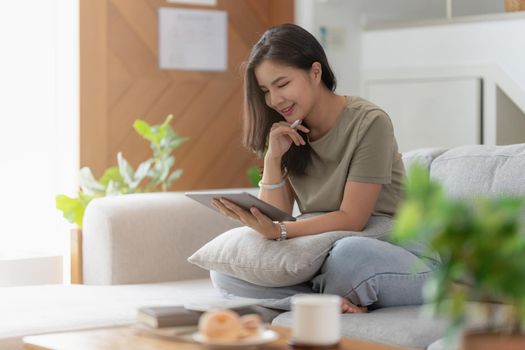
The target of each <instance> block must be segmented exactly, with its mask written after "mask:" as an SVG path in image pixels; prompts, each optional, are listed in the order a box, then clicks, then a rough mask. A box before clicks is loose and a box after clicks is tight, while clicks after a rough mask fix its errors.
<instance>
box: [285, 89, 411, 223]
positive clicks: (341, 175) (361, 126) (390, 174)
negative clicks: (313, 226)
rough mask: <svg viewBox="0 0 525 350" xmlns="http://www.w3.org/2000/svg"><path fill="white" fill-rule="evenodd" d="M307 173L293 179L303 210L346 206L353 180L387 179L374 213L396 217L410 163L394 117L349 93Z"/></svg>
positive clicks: (314, 152)
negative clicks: (405, 160) (400, 147)
mask: <svg viewBox="0 0 525 350" xmlns="http://www.w3.org/2000/svg"><path fill="white" fill-rule="evenodd" d="M307 142H308V144H309V145H310V147H311V162H310V164H309V165H308V166H307V168H306V175H304V176H295V175H292V174H290V176H289V181H290V184H291V186H292V188H293V190H294V192H295V193H294V195H295V200H296V201H297V203H298V205H299V209H300V210H301V212H302V213H303V214H304V213H309V212H331V211H337V210H339V209H340V206H341V201H342V200H343V194H344V189H345V185H346V183H347V182H348V181H356V182H368V183H378V184H383V186H382V188H381V192H380V194H379V198H378V200H377V203H376V205H375V208H374V211H373V214H372V215H382V216H393V215H394V214H395V212H396V209H397V206H398V204H399V202H400V200H401V198H402V189H401V185H402V178H403V175H404V166H403V162H402V160H401V155H400V154H399V152H398V148H397V142H396V139H395V137H394V129H393V126H392V122H391V121H390V118H389V116H388V115H387V114H386V113H385V112H384V111H383V110H382V109H380V108H379V107H377V106H376V105H374V104H373V103H371V102H369V101H367V100H365V99H363V98H360V97H353V96H348V97H346V104H345V108H344V109H343V111H342V112H341V114H340V115H339V116H338V118H337V121H336V124H335V126H334V127H333V128H332V129H330V131H328V133H326V134H325V135H323V136H322V137H321V138H319V139H317V140H315V141H307Z"/></svg>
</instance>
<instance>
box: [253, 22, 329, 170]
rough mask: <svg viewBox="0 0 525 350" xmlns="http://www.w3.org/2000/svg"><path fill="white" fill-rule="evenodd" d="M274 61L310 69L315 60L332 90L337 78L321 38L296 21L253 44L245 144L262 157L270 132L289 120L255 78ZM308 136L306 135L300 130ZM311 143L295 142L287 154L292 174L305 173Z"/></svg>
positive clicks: (285, 163)
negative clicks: (272, 105) (271, 104)
mask: <svg viewBox="0 0 525 350" xmlns="http://www.w3.org/2000/svg"><path fill="white" fill-rule="evenodd" d="M263 60H271V61H273V62H276V63H280V64H284V65H287V66H291V67H294V68H299V69H303V70H306V71H309V70H310V69H311V67H312V64H313V63H314V62H319V63H320V64H321V68H322V74H321V80H322V82H323V83H324V85H326V87H327V88H328V89H330V90H331V91H334V90H335V87H336V80H335V76H334V73H333V72H332V69H331V68H330V65H329V64H328V60H327V58H326V54H325V52H324V50H323V48H322V46H321V44H319V42H318V41H317V39H315V37H314V36H313V35H312V34H310V33H309V32H308V31H306V30H305V29H303V28H301V27H299V26H298V25H295V24H281V25H278V26H274V27H271V28H270V29H268V30H267V31H266V32H265V33H264V34H263V35H262V37H261V38H260V39H259V41H258V42H257V43H256V44H255V45H254V46H253V48H252V51H251V53H250V58H249V60H248V62H246V63H245V71H244V123H243V124H244V130H243V144H244V146H245V147H246V148H248V149H249V150H250V151H252V152H254V153H255V154H257V156H259V157H260V158H263V157H264V153H265V151H266V149H267V147H268V135H269V134H270V129H271V127H272V125H273V124H274V123H277V122H280V121H283V120H285V119H284V118H283V117H282V116H281V115H280V114H279V113H278V112H277V111H275V110H273V109H272V108H270V107H268V105H266V101H265V98H264V93H263V91H262V90H261V89H260V87H259V84H258V83H257V79H256V77H255V67H257V66H258V65H259V64H261V63H262V62H263ZM299 134H301V136H302V137H303V138H305V137H306V136H305V134H304V133H303V132H301V131H299ZM310 153H311V151H310V146H309V145H308V143H307V144H306V145H305V146H296V145H295V144H294V143H292V145H291V147H290V149H289V150H288V152H286V153H285V154H284V156H283V160H282V164H281V166H282V168H286V169H287V170H288V171H289V172H290V173H291V174H294V175H304V174H305V173H306V167H307V165H308V163H309V162H310Z"/></svg>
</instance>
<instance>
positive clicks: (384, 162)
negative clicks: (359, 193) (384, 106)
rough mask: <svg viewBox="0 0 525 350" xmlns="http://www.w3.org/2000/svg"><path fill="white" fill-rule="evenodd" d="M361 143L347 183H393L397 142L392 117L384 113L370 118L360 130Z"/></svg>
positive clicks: (354, 155) (351, 165)
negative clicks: (393, 166) (393, 164)
mask: <svg viewBox="0 0 525 350" xmlns="http://www.w3.org/2000/svg"><path fill="white" fill-rule="evenodd" d="M358 139H359V141H358V145H357V147H356V149H355V151H354V154H353V156H352V160H351V162H350V167H349V169H348V176H347V181H356V182H370V183H379V184H389V183H391V181H392V163H393V158H394V147H395V139H394V129H393V127H392V122H391V121H390V118H389V117H388V115H387V114H386V113H384V112H380V113H374V115H369V116H367V117H366V118H365V119H364V121H363V123H362V124H361V126H360V129H359V133H358Z"/></svg>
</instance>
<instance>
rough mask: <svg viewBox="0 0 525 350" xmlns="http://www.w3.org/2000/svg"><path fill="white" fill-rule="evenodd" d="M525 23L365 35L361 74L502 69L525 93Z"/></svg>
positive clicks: (520, 20) (512, 21)
mask: <svg viewBox="0 0 525 350" xmlns="http://www.w3.org/2000/svg"><path fill="white" fill-rule="evenodd" d="M523 33H525V18H516V19H509V20H505V19H502V20H495V21H488V22H473V23H457V24H448V25H447V24H443V25H434V26H426V27H425V26H423V27H413V28H398V29H388V30H386V29H385V30H371V31H366V32H363V37H362V44H363V46H362V66H361V68H362V70H364V71H367V70H375V69H392V68H400V67H421V66H443V65H469V64H498V65H499V66H500V67H501V68H502V69H503V70H504V71H505V72H506V73H507V74H508V75H509V76H510V77H512V79H513V80H514V81H515V82H516V83H517V84H518V86H519V87H520V88H521V89H522V90H523V91H525V64H523V62H525V45H524V44H523Z"/></svg>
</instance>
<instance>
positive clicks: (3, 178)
mask: <svg viewBox="0 0 525 350" xmlns="http://www.w3.org/2000/svg"><path fill="white" fill-rule="evenodd" d="M0 42H1V43H2V54H1V55H0V96H1V97H0V130H1V134H0V162H1V166H0V169H1V170H0V184H1V186H2V187H1V188H2V190H1V192H0V213H1V214H0V218H1V219H0V256H1V255H2V254H8V255H13V254H14V253H16V252H20V251H24V252H42V253H59V254H67V249H68V234H67V233H68V224H67V223H66V222H65V220H64V219H62V217H61V214H60V213H59V212H58V211H57V210H56V209H55V195H56V194H58V193H69V194H72V193H73V192H74V191H75V188H76V181H77V172H78V0H75V1H73V0H44V1H42V0H25V1H6V2H2V3H1V4H0Z"/></svg>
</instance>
